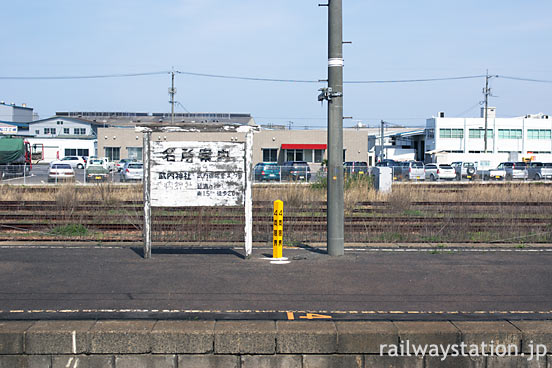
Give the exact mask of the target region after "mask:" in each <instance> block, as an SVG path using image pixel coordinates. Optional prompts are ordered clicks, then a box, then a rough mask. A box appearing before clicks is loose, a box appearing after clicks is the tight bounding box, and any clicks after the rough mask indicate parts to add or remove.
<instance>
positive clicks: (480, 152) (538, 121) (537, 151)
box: [425, 107, 552, 167]
mask: <svg viewBox="0 0 552 368" xmlns="http://www.w3.org/2000/svg"><path fill="white" fill-rule="evenodd" d="M481 110H482V111H481V117H479V118H448V117H445V114H444V113H442V112H440V113H439V114H438V116H437V117H432V118H431V119H427V121H426V131H425V141H426V142H425V147H426V161H438V162H454V161H477V162H479V163H480V164H481V166H482V167H485V166H489V167H496V165H498V163H500V162H503V161H518V160H519V161H521V160H523V159H532V160H533V161H544V162H552V136H551V132H552V119H550V118H549V116H548V115H544V114H536V115H526V116H522V117H516V118H497V117H496V110H495V108H491V107H489V109H488V115H487V137H486V141H487V144H486V148H487V149H486V150H485V118H484V108H483V109H481Z"/></svg>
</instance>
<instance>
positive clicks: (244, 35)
mask: <svg viewBox="0 0 552 368" xmlns="http://www.w3.org/2000/svg"><path fill="white" fill-rule="evenodd" d="M321 2H323V0H319V1H308V0H299V1H298V0H278V1H259V0H232V1H222V0H158V1H151V0H132V1H130V0H109V1H108V0H95V1H91V0H83V1H74V0H51V1H43V0H29V1H25V2H20V1H10V2H4V4H3V5H2V7H1V13H0V20H1V22H0V30H1V34H2V40H1V45H2V46H1V47H2V52H1V57H0V77H6V76H72V75H82V76H86V75H99V74H117V73H140V72H153V71H164V70H170V69H171V67H174V68H175V69H176V70H182V71H188V72H197V73H210V74H223V75H235V76H248V77H264V78H283V79H306V80H318V79H324V78H326V76H327V8H322V7H318V6H317V5H318V3H321ZM343 9H344V13H343V17H344V39H345V40H349V41H353V44H352V45H345V46H344V58H345V69H344V79H345V80H349V81H352V80H396V79H417V78H436V77H437V78H438V77H449V76H464V75H479V74H484V73H485V70H486V69H489V73H490V74H500V75H509V76H516V77H523V78H536V79H543V80H552V63H551V59H552V48H551V47H550V45H551V44H552V22H550V14H552V2H551V1H550V0H526V1H519V0H501V1H498V0H489V1H475V0H461V1H460V0H455V1H442V0H439V1H430V0H419V1H412V0H388V1H383V0H380V1H372V0H343ZM169 84H170V76H169V75H168V74H167V75H154V76H143V77H135V78H113V79H86V80H5V79H3V80H0V100H4V101H6V102H10V103H11V102H15V103H17V104H21V103H27V104H28V105H29V106H31V107H34V108H35V111H36V112H37V113H38V114H40V117H41V118H45V117H49V116H51V115H53V114H54V112H55V111H137V112H168V111H170V105H169V104H168V101H169V96H168V94H167V89H168V87H169ZM322 86H323V85H322V84H297V83H295V84H290V83H274V82H271V83H269V82H252V81H237V80H226V79H212V78H202V77H195V76H184V75H177V77H176V87H177V89H178V93H177V95H176V99H177V100H178V101H179V102H180V103H181V104H182V105H183V106H184V107H185V108H186V109H187V110H189V111H191V112H245V113H251V114H252V115H253V116H254V117H255V118H256V120H257V122H258V123H270V122H272V123H286V122H288V121H293V123H294V126H301V125H309V126H325V124H326V120H325V119H326V107H325V106H321V105H320V103H319V102H317V100H316V97H317V95H318V91H317V90H318V88H320V87H322ZM491 86H492V87H493V92H494V94H496V95H497V96H498V97H496V98H492V99H491V105H494V106H496V107H497V114H498V116H503V117H507V116H519V115H523V114H526V113H538V112H544V113H548V114H552V99H551V98H550V97H551V94H552V84H551V83H531V82H522V81H513V80H506V79H500V78H499V79H494V80H492V84H491ZM483 87H484V79H483V78H481V79H470V80H461V81H446V82H431V83H412V84H363V85H351V84H349V85H346V86H345V91H344V92H345V100H344V110H345V111H344V114H345V116H353V117H354V120H353V121H350V120H345V122H344V124H345V126H351V125H353V124H354V123H356V122H357V121H362V122H363V123H368V124H370V125H375V124H377V123H378V122H379V120H380V119H384V120H387V121H391V122H396V123H406V124H410V125H423V124H424V123H425V119H426V118H428V117H431V116H432V115H434V114H436V113H437V112H438V111H445V112H446V114H447V115H448V116H458V115H460V114H461V113H462V112H465V113H464V114H463V115H464V116H477V115H478V114H479V111H478V110H479V106H476V104H477V103H478V102H479V101H481V100H482V99H483V96H482V93H481V90H482V88H483ZM470 108H471V109H470ZM176 111H177V112H178V111H181V112H184V110H183V109H182V107H180V106H177V108H176ZM0 120H1V119H0Z"/></svg>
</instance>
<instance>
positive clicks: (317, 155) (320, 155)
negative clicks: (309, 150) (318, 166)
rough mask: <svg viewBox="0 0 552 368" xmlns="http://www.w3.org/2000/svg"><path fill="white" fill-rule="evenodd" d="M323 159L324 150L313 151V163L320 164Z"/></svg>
mask: <svg viewBox="0 0 552 368" xmlns="http://www.w3.org/2000/svg"><path fill="white" fill-rule="evenodd" d="M323 159H324V150H314V162H317V163H321V162H322V160H323Z"/></svg>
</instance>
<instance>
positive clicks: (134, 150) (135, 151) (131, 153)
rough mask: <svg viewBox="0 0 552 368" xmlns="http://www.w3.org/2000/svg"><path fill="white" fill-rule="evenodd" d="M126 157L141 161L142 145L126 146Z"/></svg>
mask: <svg viewBox="0 0 552 368" xmlns="http://www.w3.org/2000/svg"><path fill="white" fill-rule="evenodd" d="M127 152H128V158H132V159H134V160H136V161H142V147H127Z"/></svg>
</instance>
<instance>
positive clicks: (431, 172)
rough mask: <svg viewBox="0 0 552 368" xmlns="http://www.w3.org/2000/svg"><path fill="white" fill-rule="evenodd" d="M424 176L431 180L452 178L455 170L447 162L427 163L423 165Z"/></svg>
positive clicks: (454, 177)
mask: <svg viewBox="0 0 552 368" xmlns="http://www.w3.org/2000/svg"><path fill="white" fill-rule="evenodd" d="M425 178H426V180H427V179H429V180H431V181H436V180H454V179H456V171H455V170H454V168H453V167H452V166H451V165H449V164H427V165H425Z"/></svg>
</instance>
